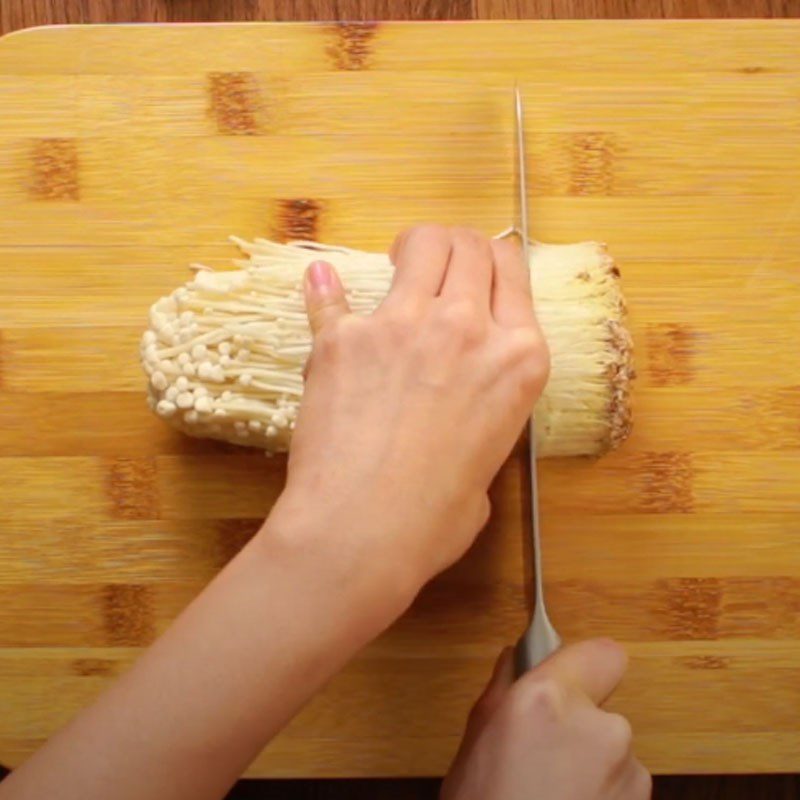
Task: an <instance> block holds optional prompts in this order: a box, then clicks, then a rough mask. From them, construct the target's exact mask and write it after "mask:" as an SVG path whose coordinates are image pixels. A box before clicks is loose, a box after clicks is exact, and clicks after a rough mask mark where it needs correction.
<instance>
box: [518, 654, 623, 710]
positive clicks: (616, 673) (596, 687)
mask: <svg viewBox="0 0 800 800" xmlns="http://www.w3.org/2000/svg"><path fill="white" fill-rule="evenodd" d="M627 668H628V657H627V655H626V654H625V651H624V650H623V649H622V647H621V646H620V645H618V644H617V643H616V642H614V641H612V640H611V639H589V640H588V641H585V642H578V643H577V644H573V645H570V646H569V647H563V648H561V650H558V651H556V652H555V653H554V654H553V655H552V656H550V658H548V659H546V660H545V661H543V662H542V663H541V664H539V666H538V667H536V668H535V669H532V670H531V671H530V672H528V673H526V674H525V675H523V676H522V677H521V678H520V679H519V680H520V682H522V681H526V682H527V681H530V682H537V681H540V680H542V679H543V678H552V679H553V680H555V681H557V682H558V683H560V684H561V685H562V686H564V687H566V688H567V689H572V690H576V689H577V690H578V691H579V692H580V693H581V694H583V695H584V696H585V697H588V698H589V700H591V701H592V703H594V704H595V705H597V706H599V705H601V704H602V703H604V702H605V701H606V700H607V699H608V698H609V697H610V696H611V695H612V694H613V692H614V690H615V689H616V688H617V685H618V684H619V682H620V681H621V680H622V676H623V675H624V674H625V670H626V669H627Z"/></svg>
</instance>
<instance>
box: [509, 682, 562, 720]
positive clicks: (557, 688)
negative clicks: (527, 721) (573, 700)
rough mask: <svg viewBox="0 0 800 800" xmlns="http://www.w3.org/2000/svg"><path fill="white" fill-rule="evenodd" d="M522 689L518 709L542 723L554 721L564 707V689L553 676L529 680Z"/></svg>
mask: <svg viewBox="0 0 800 800" xmlns="http://www.w3.org/2000/svg"><path fill="white" fill-rule="evenodd" d="M521 688H522V689H523V694H522V702H521V703H520V711H521V713H523V714H524V715H525V716H526V717H528V718H534V719H536V720H538V721H539V722H542V723H547V722H551V723H553V722H555V721H556V720H558V719H559V718H560V717H561V714H562V711H563V708H564V699H565V698H564V690H563V689H562V687H561V685H560V684H559V683H558V681H556V680H554V679H553V678H543V679H537V680H535V681H529V682H528V683H527V684H525V685H523V686H522V687H521Z"/></svg>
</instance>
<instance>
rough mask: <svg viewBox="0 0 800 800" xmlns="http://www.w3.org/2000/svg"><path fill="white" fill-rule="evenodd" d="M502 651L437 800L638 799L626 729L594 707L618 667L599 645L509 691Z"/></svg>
mask: <svg viewBox="0 0 800 800" xmlns="http://www.w3.org/2000/svg"><path fill="white" fill-rule="evenodd" d="M512 662H513V658H512V652H511V650H510V649H508V650H505V651H503V653H502V654H501V656H500V659H499V660H498V662H497V666H496V667H495V671H494V674H493V675H492V678H491V681H490V682H489V685H488V686H487V688H486V690H485V691H484V693H483V695H482V696H481V697H480V699H479V700H478V702H477V703H476V705H475V707H474V708H473V710H472V713H471V714H470V718H469V721H468V723H467V729H466V732H465V734H464V739H463V741H462V744H461V748H460V749H459V752H458V754H457V755H456V758H455V761H454V762H453V766H452V767H451V769H450V772H449V774H448V775H447V777H446V778H445V780H444V783H443V784H442V792H441V800H487V799H488V798H491V800H646V799H647V798H649V797H650V795H651V791H652V781H651V778H650V775H649V773H648V772H647V770H646V769H645V768H644V767H643V766H642V764H641V763H640V762H639V761H637V759H636V758H635V756H634V754H633V751H632V748H631V740H632V736H631V727H630V725H629V723H628V721H627V720H626V719H625V718H624V717H621V716H620V715H619V714H612V713H609V712H606V711H603V710H602V709H601V708H600V705H601V704H602V703H603V702H604V701H605V700H606V699H607V698H608V697H609V696H610V695H611V693H612V692H613V691H614V689H615V688H616V686H617V684H618V683H619V681H620V680H621V678H622V675H623V673H624V672H625V669H626V666H627V659H626V656H625V653H624V651H623V650H622V648H621V647H619V645H617V644H615V643H614V642H612V641H610V640H606V639H596V640H591V641H586V642H581V643H579V644H575V645H572V646H570V647H565V648H564V649H562V650H560V651H559V652H557V653H556V654H554V655H553V656H551V657H550V658H549V659H547V661H544V662H543V663H542V664H540V665H539V666H538V667H536V668H535V669H533V670H531V671H530V672H528V673H526V674H525V675H523V676H522V677H521V678H519V679H518V680H517V681H516V682H514V676H513V663H512Z"/></svg>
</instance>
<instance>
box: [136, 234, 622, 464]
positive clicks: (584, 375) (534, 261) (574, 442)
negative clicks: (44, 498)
mask: <svg viewBox="0 0 800 800" xmlns="http://www.w3.org/2000/svg"><path fill="white" fill-rule="evenodd" d="M233 241H234V242H235V243H236V244H237V245H238V246H239V248H240V249H241V250H242V252H243V253H244V254H245V255H246V258H245V259H240V260H237V261H234V266H235V267H237V269H234V270H222V271H214V270H211V269H209V268H207V267H204V266H202V265H195V266H194V270H195V274H194V277H193V278H192V279H191V280H189V281H188V282H187V283H186V285H185V286H182V287H180V288H178V289H176V290H175V291H174V292H173V293H172V294H170V295H169V296H167V297H163V298H161V299H160V300H158V301H157V302H156V303H155V304H154V305H153V306H152V308H151V309H150V324H149V328H148V330H147V331H145V333H144V335H143V337H142V344H141V355H142V364H143V366H144V369H145V371H146V372H147V375H148V378H149V383H148V403H149V405H150V407H151V408H152V409H154V410H155V412H156V413H157V414H158V415H159V416H161V417H163V418H164V419H165V420H167V421H168V422H169V423H170V424H171V425H174V426H175V427H177V428H179V429H180V430H182V431H184V432H186V433H188V434H191V435H193V436H201V437H209V438H213V439H221V440H224V441H228V442H233V443H234V444H241V445H249V446H253V447H260V448H263V449H265V450H267V451H271V452H279V451H283V450H286V449H287V448H288V446H289V442H290V439H291V432H292V430H293V428H294V425H295V420H296V417H297V409H298V406H299V403H300V399H301V397H302V394H303V367H304V365H305V362H306V359H307V358H308V356H309V354H310V352H311V335H310V331H309V328H308V321H307V317H306V312H305V307H304V302H303V295H302V281H303V273H304V271H305V268H306V266H307V265H308V263H309V262H310V261H311V260H313V259H314V258H319V257H322V258H324V259H325V260H327V261H329V262H330V263H332V264H333V265H334V267H336V269H337V270H338V272H339V274H340V275H341V278H342V281H343V283H344V286H345V288H346V290H347V298H348V301H349V303H350V307H351V309H352V310H353V311H354V312H355V313H357V314H368V313H370V312H371V311H372V310H373V309H374V308H375V307H376V306H377V305H378V303H379V302H380V300H381V299H382V298H383V297H384V296H385V294H386V292H387V291H388V288H389V284H390V282H391V277H392V271H393V268H392V265H391V264H390V262H389V258H388V256H386V255H384V254H378V253H366V252H361V251H358V250H351V249H348V248H344V247H332V246H327V245H320V244H316V243H314V242H290V243H288V244H278V243H276V242H271V241H268V240H265V239H256V240H255V242H247V241H243V240H241V239H236V238H234V239H233ZM530 269H531V276H532V282H533V290H534V297H535V302H536V311H537V314H538V316H539V320H540V323H541V325H542V329H543V331H544V334H545V337H546V338H547V341H548V344H549V346H550V351H551V362H552V367H551V375H550V380H549V382H548V385H547V387H546V389H545V391H544V393H543V395H542V397H541V398H540V400H539V402H538V404H537V406H536V409H535V416H536V436H537V443H538V452H539V455H541V456H549V455H587V454H597V453H600V452H603V451H604V450H607V449H610V448H612V447H615V446H616V445H618V444H619V443H620V442H621V441H622V440H623V439H624V438H625V437H626V436H627V434H628V432H629V429H630V407H629V384H630V380H631V378H632V377H633V369H632V366H631V346H630V337H629V335H628V332H627V330H626V329H625V327H624V324H623V318H624V303H623V300H622V295H621V291H620V287H619V271H618V270H617V268H616V266H615V265H614V262H613V260H612V259H611V257H610V256H609V255H608V253H607V252H606V250H605V247H604V246H602V245H599V244H597V243H594V242H585V243H581V244H572V245H550V244H534V245H532V247H531V249H530ZM532 411H533V409H532Z"/></svg>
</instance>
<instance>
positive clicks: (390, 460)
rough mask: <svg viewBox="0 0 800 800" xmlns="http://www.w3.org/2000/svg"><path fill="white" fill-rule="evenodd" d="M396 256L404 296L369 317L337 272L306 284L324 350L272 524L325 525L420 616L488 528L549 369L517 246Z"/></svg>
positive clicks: (456, 238) (437, 240) (481, 242)
mask: <svg viewBox="0 0 800 800" xmlns="http://www.w3.org/2000/svg"><path fill="white" fill-rule="evenodd" d="M391 258H392V262H393V263H394V265H395V267H396V272H395V277H394V281H393V284H392V287H391V289H390V291H389V294H388V295H387V297H386V299H385V300H384V301H383V303H382V304H381V305H380V307H379V308H378V309H377V310H376V311H375V312H374V313H373V314H371V315H369V316H357V315H355V314H352V313H350V311H349V308H348V305H347V301H346V298H345V292H344V288H343V287H342V285H341V283H340V281H339V278H338V276H337V275H336V273H335V271H334V270H333V268H332V267H331V266H330V265H329V264H327V263H325V262H315V263H314V264H312V265H311V267H310V268H309V270H308V272H307V275H306V280H305V293H306V303H307V307H308V314H309V319H310V324H311V329H312V333H313V335H314V345H313V352H312V356H311V359H310V362H309V365H308V370H307V376H306V388H305V394H304V397H303V401H302V404H301V408H300V412H299V416H298V420H297V429H296V431H295V434H294V438H293V442H292V448H291V453H290V458H289V468H288V480H287V488H286V492H285V495H284V497H283V498H282V499H281V501H280V502H279V504H278V506H279V510H278V511H277V512H276V513H277V514H278V515H280V514H281V513H282V511H281V510H280V509H285V510H286V515H285V517H284V518H285V519H290V520H291V526H287V527H292V528H293V529H294V530H296V528H297V520H298V519H303V518H304V517H306V518H308V517H309V515H312V516H313V517H314V518H313V519H312V520H311V521H310V524H309V525H308V526H307V528H308V529H309V530H313V529H317V530H318V529H319V528H320V522H322V527H323V528H325V529H326V532H327V535H328V536H331V537H334V536H335V537H336V540H337V542H338V544H339V546H340V547H342V548H344V549H345V551H346V552H347V553H348V554H349V556H348V557H355V558H356V559H357V561H358V563H359V564H360V569H362V570H366V571H367V572H369V573H371V574H372V575H373V576H374V577H375V580H377V581H380V582H381V584H382V585H385V586H387V587H389V586H392V585H394V586H395V587H397V585H398V584H399V585H401V586H402V587H403V588H402V590H401V591H402V592H403V593H404V594H405V595H407V596H406V597H405V600H404V602H410V600H411V599H412V598H413V595H414V594H415V593H416V592H417V591H418V590H419V588H420V587H421V586H422V585H423V583H425V581H427V580H428V579H429V578H430V577H431V576H433V575H434V574H435V573H437V572H438V571H440V570H441V569H443V568H445V567H446V566H448V565H449V564H451V563H452V562H453V561H455V560H456V559H457V558H458V557H460V556H461V555H462V554H463V553H464V551H465V550H466V549H467V547H468V546H469V545H470V543H471V542H472V540H473V539H474V537H475V536H476V534H477V532H478V531H479V530H480V528H481V527H482V526H483V525H484V524H485V522H486V520H487V517H488V514H489V501H488V498H487V489H488V488H489V483H490V481H491V480H492V478H493V477H494V475H495V473H496V472H497V471H498V469H499V468H500V466H501V464H502V463H503V461H504V460H505V458H506V457H507V456H508V454H509V452H510V450H511V448H512V446H513V444H514V442H515V440H516V439H517V437H518V436H519V434H520V432H521V430H522V428H523V425H524V423H525V421H526V419H527V418H528V416H529V415H530V413H531V410H532V409H533V406H534V403H535V401H536V399H537V398H538V396H539V394H540V392H541V390H542V388H543V386H544V384H545V381H546V379H547V374H548V368H549V359H548V351H547V347H546V344H545V342H544V339H543V337H542V334H541V331H540V329H539V327H538V325H537V322H536V318H535V316H534V313H533V307H532V300H531V290H530V280H529V277H528V272H527V268H526V267H525V265H524V264H523V262H522V258H521V256H520V252H519V249H518V248H517V247H516V246H515V245H514V244H512V243H511V242H508V241H490V240H489V239H487V238H486V237H485V236H482V235H481V234H479V233H477V232H475V231H472V230H469V229H466V228H445V227H441V226H437V225H424V226H420V227H416V228H412V229H410V230H408V231H406V232H405V233H402V234H401V235H400V236H398V238H397V239H396V241H395V243H394V245H393V247H392V250H391ZM314 515H316V516H314Z"/></svg>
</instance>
